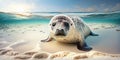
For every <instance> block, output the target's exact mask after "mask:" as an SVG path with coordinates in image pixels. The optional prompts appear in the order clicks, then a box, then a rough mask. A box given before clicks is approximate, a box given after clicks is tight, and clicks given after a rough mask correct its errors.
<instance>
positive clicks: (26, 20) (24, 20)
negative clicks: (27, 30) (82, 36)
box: [0, 12, 120, 25]
mask: <svg viewBox="0 0 120 60" xmlns="http://www.w3.org/2000/svg"><path fill="white" fill-rule="evenodd" d="M35 14H37V15H35ZM56 14H61V13H57V12H56V13H55V12H54V13H33V15H32V16H29V17H28V16H18V15H15V14H11V13H3V12H0V25H4V24H48V23H49V21H50V19H51V18H52V16H54V15H56ZM62 14H68V15H75V16H80V17H81V18H83V20H84V21H85V22H87V23H112V24H120V12H117V13H62Z"/></svg>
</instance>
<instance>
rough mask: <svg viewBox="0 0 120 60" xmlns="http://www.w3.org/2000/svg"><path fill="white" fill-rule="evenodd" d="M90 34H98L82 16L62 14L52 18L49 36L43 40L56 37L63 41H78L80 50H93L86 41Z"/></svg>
mask: <svg viewBox="0 0 120 60" xmlns="http://www.w3.org/2000/svg"><path fill="white" fill-rule="evenodd" d="M89 35H94V36H97V34H93V33H92V32H91V30H90V28H89V27H88V26H87V25H86V24H85V23H84V22H83V20H82V19H81V18H79V17H74V16H72V17H69V16H67V15H63V14H60V15H56V16H54V17H53V18H52V19H51V21H50V34H49V37H48V39H46V40H42V42H43V41H51V40H52V39H55V40H56V41H58V42H63V43H76V44H77V48H78V49H79V50H91V49H92V48H91V47H88V46H87V44H86V43H85V38H86V37H87V36H89Z"/></svg>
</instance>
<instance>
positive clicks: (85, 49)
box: [77, 42, 92, 51]
mask: <svg viewBox="0 0 120 60" xmlns="http://www.w3.org/2000/svg"><path fill="white" fill-rule="evenodd" d="M77 48H78V49H79V50H83V51H90V50H92V48H91V47H89V46H88V45H87V44H86V43H85V42H84V43H83V44H81V43H80V42H78V43H77Z"/></svg>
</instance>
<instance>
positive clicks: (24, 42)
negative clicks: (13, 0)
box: [0, 24, 120, 60]
mask: <svg viewBox="0 0 120 60" xmlns="http://www.w3.org/2000/svg"><path fill="white" fill-rule="evenodd" d="M46 26H47V25H43V26H41V25H40V26H32V27H29V28H27V27H24V28H23V27H22V28H21V27H19V29H18V30H19V31H21V32H19V33H16V32H17V31H16V30H17V29H15V30H14V32H12V35H11V34H10V36H8V35H7V33H6V34H5V36H6V35H7V36H6V37H9V38H11V40H12V37H15V39H16V40H12V41H11V40H10V41H7V40H5V41H3V40H4V39H3V38H1V39H3V40H1V41H3V43H0V44H1V45H0V47H1V48H4V47H7V46H10V45H11V44H12V43H14V44H12V46H11V48H12V49H13V50H15V51H17V52H18V53H20V54H18V55H22V57H24V58H27V57H26V56H24V55H23V53H25V52H27V51H29V50H32V49H34V48H35V47H36V45H37V44H38V42H39V41H40V40H42V39H45V38H46V37H47V35H48V33H49V32H48V31H47V30H48V29H46V28H45V27H46ZM89 26H90V27H91V29H92V30H93V31H94V32H95V33H97V34H99V36H89V37H88V38H87V39H86V40H85V41H86V42H87V44H88V45H89V46H91V47H92V48H93V50H92V51H89V52H86V51H81V50H78V49H77V48H76V45H75V44H64V43H59V42H57V41H54V40H53V41H51V42H41V43H40V44H39V46H40V50H39V52H40V53H42V52H47V53H50V55H49V56H54V55H55V54H57V56H56V55H55V57H54V58H56V57H58V55H59V54H61V53H62V55H60V56H61V57H63V55H64V54H66V53H68V55H65V56H66V57H67V58H65V59H68V58H70V57H71V56H73V57H72V58H71V59H73V58H75V57H76V55H78V54H83V55H82V57H85V56H86V55H87V59H86V60H90V59H91V60H93V59H111V60H113V59H116V60H117V59H119V57H115V58H113V57H111V55H114V54H115V55H118V56H120V55H119V54H120V47H119V46H120V43H119V42H120V37H119V36H120V31H118V30H119V29H120V27H119V26H114V25H109V24H108V25H104V24H101V25H97V24H92V25H89ZM96 26H99V28H98V27H97V28H96ZM38 27H41V28H38ZM33 29H34V30H33ZM25 30H26V31H25ZM24 31H25V32H24ZM7 32H8V31H7ZM10 32H11V31H10ZM23 32H24V33H23ZM8 33H9V32H8ZM13 35H14V36H13ZM13 39H14V38H13ZM20 41H21V42H20ZM64 51H65V52H64ZM66 51H67V52H66ZM94 51H97V53H96V52H95V53H96V54H93V53H94ZM72 52H73V53H72ZM88 53H89V54H88ZM91 53H92V54H91ZM90 54H91V55H90ZM109 54H110V55H109ZM43 55H44V56H47V54H46V53H45V54H43ZM43 55H42V56H43ZM84 55H85V56H84ZM35 56H37V54H36V55H34V56H32V58H33V57H35ZM92 56H94V58H93V57H92ZM95 56H97V57H95ZM104 56H107V57H104ZM5 57H6V58H7V59H6V58H5ZM12 57H14V56H12ZM103 57H104V58H103ZM0 58H1V59H2V60H8V59H9V57H7V56H4V57H3V55H0ZM78 58H79V57H78ZM10 59H11V57H10ZM60 59H61V58H60ZM80 59H83V58H80ZM21 60H22V59H21ZM33 60H34V59H33ZM56 60H57V59H56Z"/></svg>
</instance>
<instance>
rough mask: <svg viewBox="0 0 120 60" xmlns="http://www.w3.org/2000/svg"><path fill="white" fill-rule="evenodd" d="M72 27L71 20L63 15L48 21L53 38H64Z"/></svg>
mask: <svg viewBox="0 0 120 60" xmlns="http://www.w3.org/2000/svg"><path fill="white" fill-rule="evenodd" d="M72 25H73V22H72V20H71V18H70V17H68V16H66V15H63V14H60V15H56V16H54V17H53V18H52V19H51V21H50V28H51V32H52V33H53V34H54V36H66V35H67V34H68V32H69V30H70V27H71V26H72Z"/></svg>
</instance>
